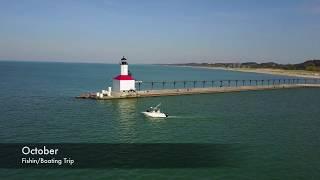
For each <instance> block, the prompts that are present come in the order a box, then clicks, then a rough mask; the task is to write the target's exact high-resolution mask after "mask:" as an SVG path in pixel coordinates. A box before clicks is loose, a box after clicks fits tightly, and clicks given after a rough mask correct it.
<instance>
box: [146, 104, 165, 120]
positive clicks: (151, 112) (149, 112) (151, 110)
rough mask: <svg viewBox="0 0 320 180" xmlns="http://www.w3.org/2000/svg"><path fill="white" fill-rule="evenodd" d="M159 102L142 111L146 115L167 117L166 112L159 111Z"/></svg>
mask: <svg viewBox="0 0 320 180" xmlns="http://www.w3.org/2000/svg"><path fill="white" fill-rule="evenodd" d="M160 106H161V103H160V104H158V105H157V106H156V107H150V108H148V109H147V110H146V111H144V112H142V114H144V115H145V116H147V117H153V118H166V117H168V114H167V113H163V112H161V111H160Z"/></svg>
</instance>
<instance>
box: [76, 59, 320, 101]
mask: <svg viewBox="0 0 320 180" xmlns="http://www.w3.org/2000/svg"><path fill="white" fill-rule="evenodd" d="M180 67H181V66H180ZM185 67H194V66H185ZM198 68H206V69H217V68H211V67H198ZM219 69H223V70H230V69H228V68H219ZM232 70H236V71H239V69H232ZM245 72H246V71H245ZM259 72H261V71H258V73H259ZM283 75H287V74H283ZM299 77H301V76H299ZM304 77H305V76H304ZM307 78H310V76H308V77H307ZM319 80H320V79H316V78H313V80H312V82H311V83H310V79H309V80H308V79H265V80H219V81H217V80H216V81H217V82H220V85H219V86H216V85H215V81H214V80H212V81H206V80H201V81H190V80H189V81H187V80H184V81H175V80H174V81H172V82H170V81H164V80H163V81H151V82H148V81H147V82H143V81H136V80H135V79H134V78H133V76H132V75H131V73H130V71H129V67H128V62H127V59H126V58H125V57H124V56H123V57H122V59H121V61H120V75H118V76H116V77H114V78H113V85H112V87H110V86H109V87H108V90H105V89H102V90H101V91H100V92H94V93H84V94H81V95H79V96H77V97H76V98H81V99H95V100H112V99H126V98H140V97H157V96H178V95H191V94H209V93H224V92H240V91H258V90H272V89H291V88H320V81H319ZM246 81H247V83H248V82H249V84H247V83H246ZM302 81H303V82H302ZM188 82H193V87H192V88H190V87H187V86H186V84H187V83H188ZM197 82H202V88H200V87H197V86H196V83H197ZM210 82H211V87H208V86H206V83H210ZM224 82H227V85H224ZM232 82H234V83H235V86H233V85H232ZM241 82H242V85H241ZM253 82H255V84H253ZM142 83H151V89H147V90H141V89H140V87H141V84H142ZM155 83H160V84H162V85H163V89H154V84H155ZM166 83H173V85H174V88H173V89H171V88H170V89H165V88H164V86H165V84H166ZM177 83H183V88H179V87H177V86H176V84H177ZM136 84H137V85H138V88H136V86H135V85H136ZM112 89H113V90H112Z"/></svg>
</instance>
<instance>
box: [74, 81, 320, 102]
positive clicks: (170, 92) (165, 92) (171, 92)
mask: <svg viewBox="0 0 320 180" xmlns="http://www.w3.org/2000/svg"><path fill="white" fill-rule="evenodd" d="M292 88H320V84H277V85H256V86H230V87H203V88H180V89H160V90H144V91H135V92H133V91H131V92H121V93H120V92H117V93H112V95H111V96H103V97H99V96H96V93H86V94H82V95H80V96H77V97H76V98H83V99H96V100H112V99H127V98H141V97H157V96H177V95H192V94H210V93H227V92H241V91H261V90H273V89H292Z"/></svg>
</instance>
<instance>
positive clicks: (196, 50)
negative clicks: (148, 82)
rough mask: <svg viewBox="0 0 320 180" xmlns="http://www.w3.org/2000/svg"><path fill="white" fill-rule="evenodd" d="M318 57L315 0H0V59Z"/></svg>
mask: <svg viewBox="0 0 320 180" xmlns="http://www.w3.org/2000/svg"><path fill="white" fill-rule="evenodd" d="M122 56H126V57H127V58H128V61H129V63H130V62H131V63H136V64H137V63H186V62H208V63H216V62H247V61H256V62H270V61H274V62H278V63H298V62H303V61H304V60H307V59H320V0H0V60H6V61H17V60H18V61H58V62H60V61H62V62H101V63H117V62H118V61H119V60H120V59H121V57H122Z"/></svg>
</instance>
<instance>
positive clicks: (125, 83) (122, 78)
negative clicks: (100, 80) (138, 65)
mask: <svg viewBox="0 0 320 180" xmlns="http://www.w3.org/2000/svg"><path fill="white" fill-rule="evenodd" d="M120 69H121V71H120V75H118V76H116V77H114V78H113V91H116V92H121V91H129V90H135V80H134V78H133V77H132V76H131V74H129V70H128V62H127V59H126V58H125V57H124V56H123V57H122V59H121V62H120Z"/></svg>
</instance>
